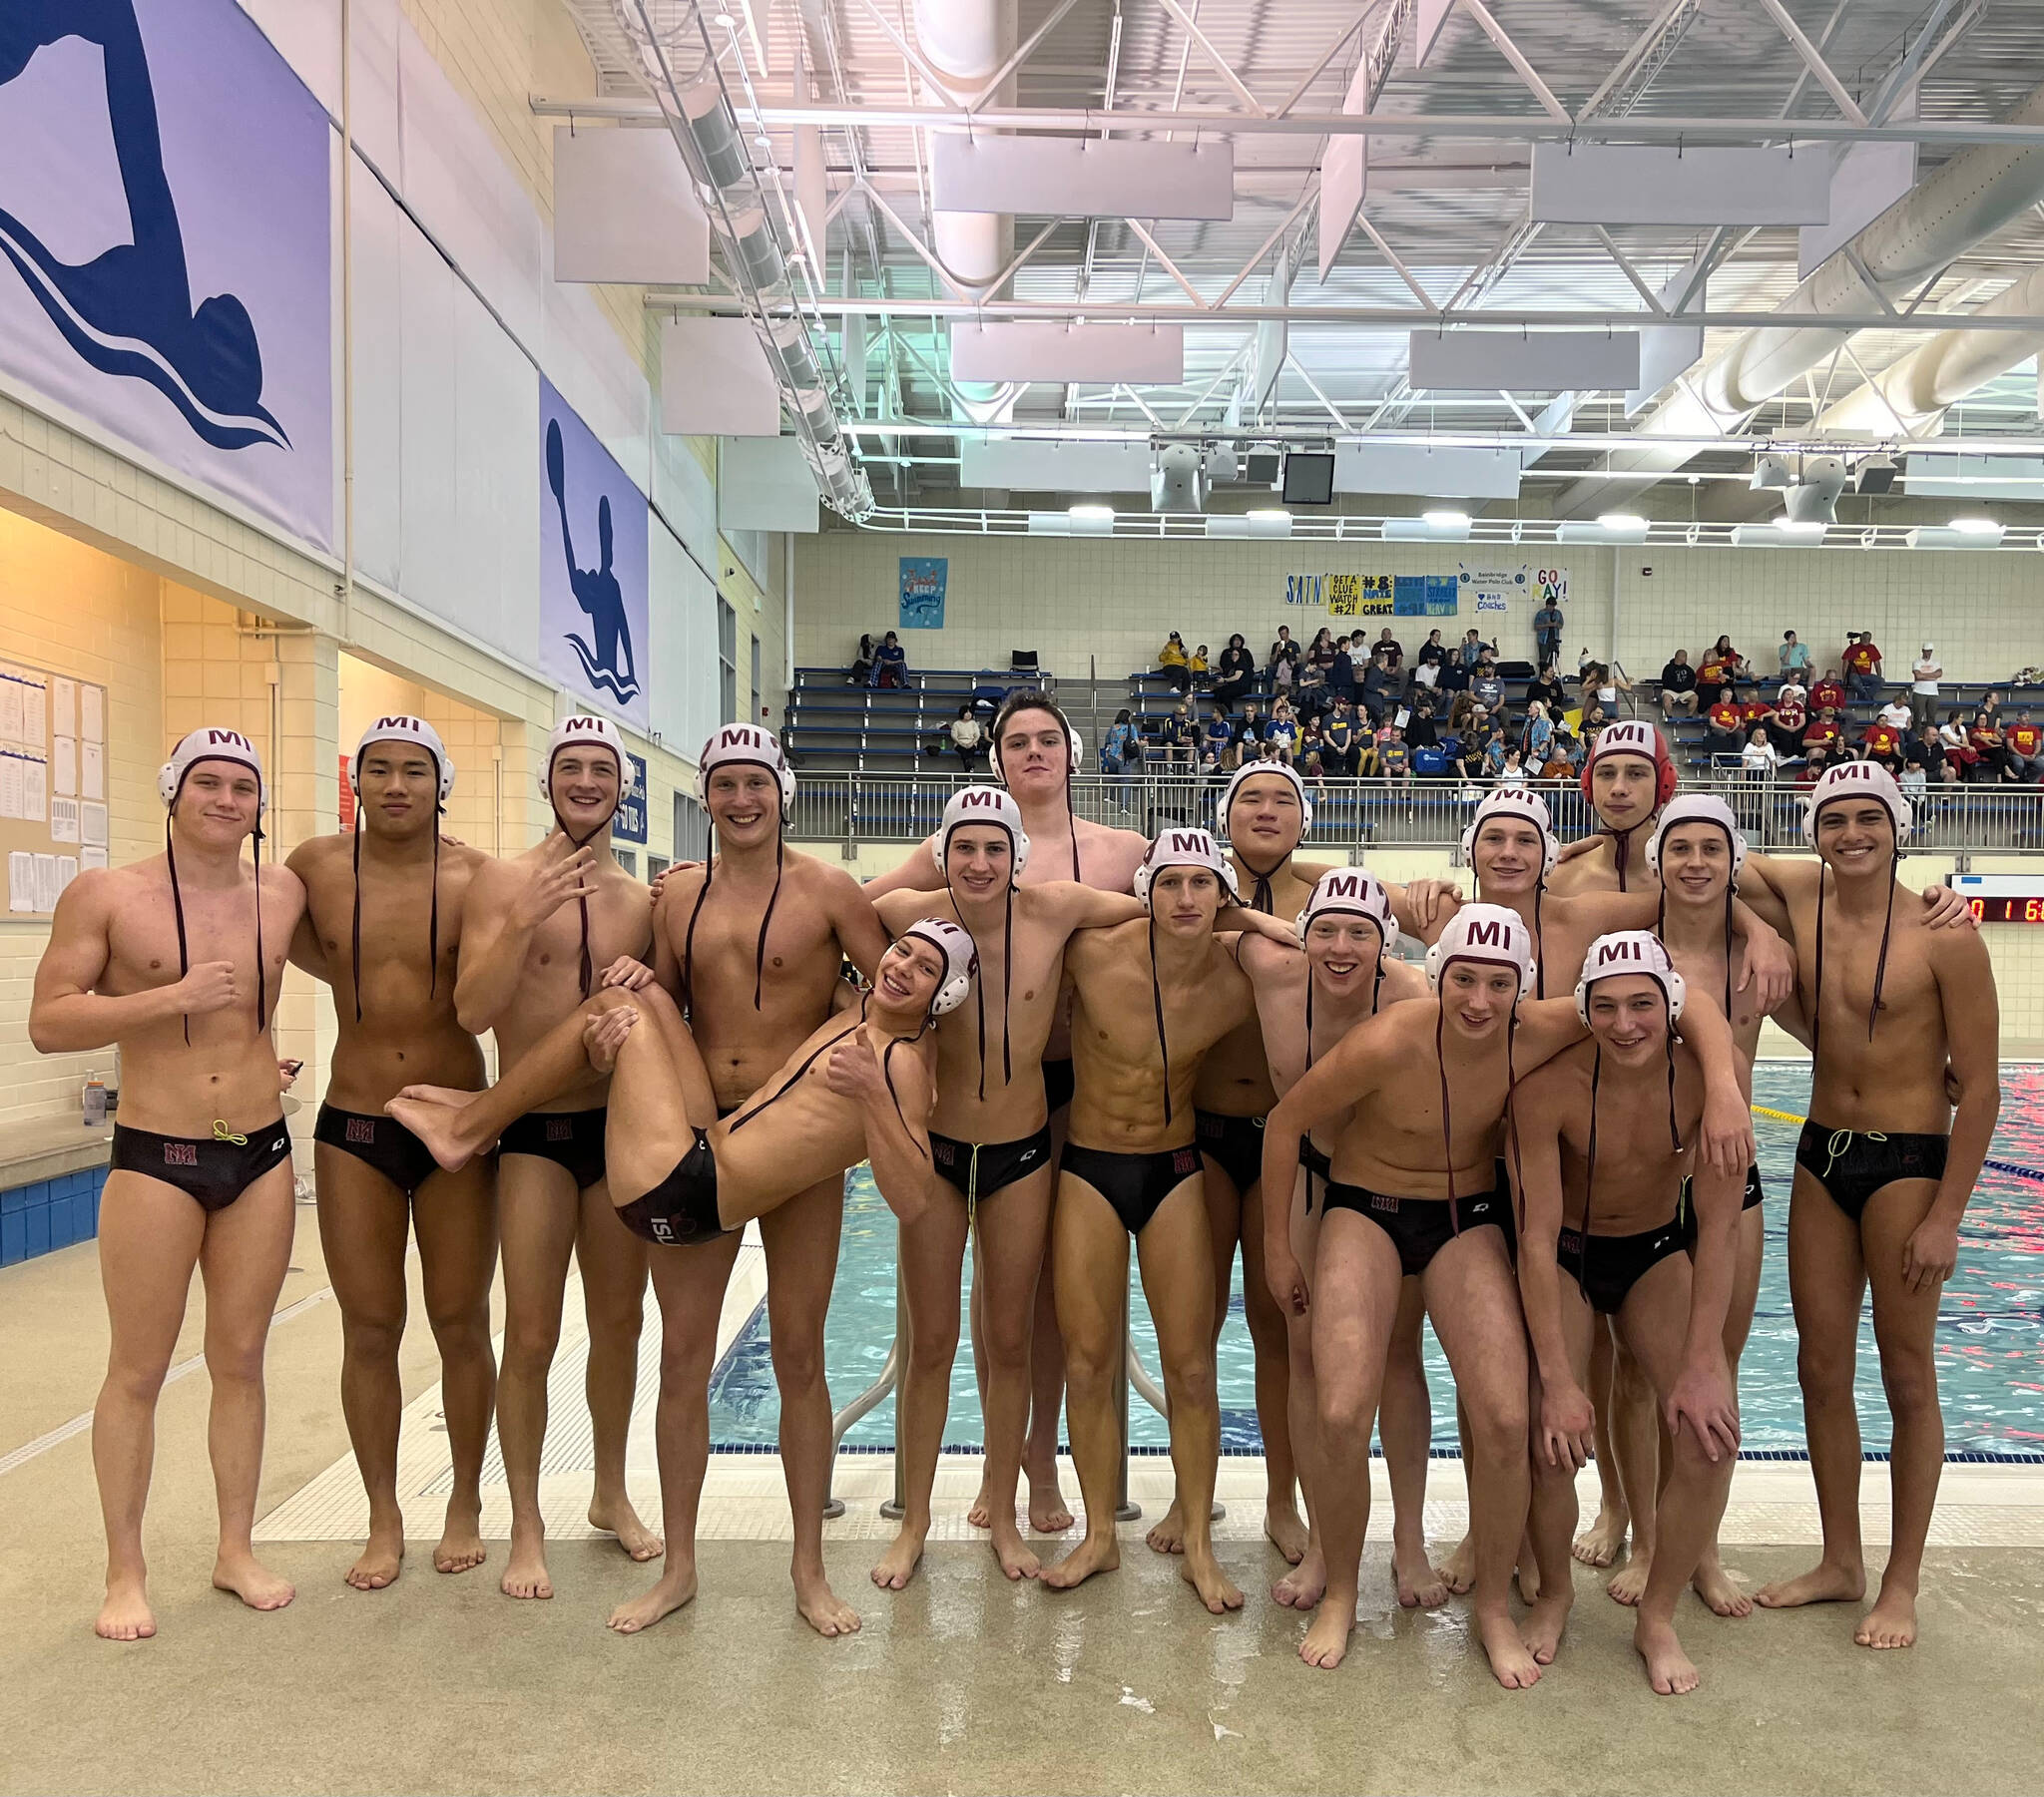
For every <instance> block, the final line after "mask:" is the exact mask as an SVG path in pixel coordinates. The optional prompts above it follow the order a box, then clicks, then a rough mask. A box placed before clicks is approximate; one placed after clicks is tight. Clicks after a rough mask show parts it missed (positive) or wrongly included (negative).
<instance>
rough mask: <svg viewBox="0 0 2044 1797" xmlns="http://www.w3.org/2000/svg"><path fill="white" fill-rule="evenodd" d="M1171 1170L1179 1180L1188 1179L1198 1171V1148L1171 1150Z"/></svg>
mask: <svg viewBox="0 0 2044 1797" xmlns="http://www.w3.org/2000/svg"><path fill="white" fill-rule="evenodd" d="M1171 1170H1172V1171H1173V1172H1174V1173H1176V1174H1177V1175H1178V1176H1179V1177H1180V1178H1181V1179H1185V1178H1190V1177H1191V1176H1192V1175H1193V1174H1194V1173H1197V1172H1198V1171H1199V1170H1200V1150H1199V1149H1198V1148H1173V1149H1172V1151H1171Z"/></svg>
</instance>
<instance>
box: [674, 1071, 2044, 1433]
mask: <svg viewBox="0 0 2044 1797" xmlns="http://www.w3.org/2000/svg"><path fill="white" fill-rule="evenodd" d="M1808 1097H1809V1071H1808V1066H1807V1064H1806V1063H1797V1062H1762V1063H1761V1064H1760V1066H1759V1067H1758V1068H1757V1069H1756V1070H1755V1074H1754V1103H1755V1104H1756V1105H1757V1106H1765V1107H1767V1108H1768V1109H1770V1110H1775V1111H1784V1112H1789V1113H1792V1114H1794V1115H1796V1116H1800V1115H1802V1114H1803V1112H1804V1111H1805V1110H1806V1109H1807V1101H1808ZM1754 1132H1755V1136H1756V1138H1757V1140H1758V1142H1759V1146H1760V1165H1761V1174H1762V1177H1763V1179H1764V1180H1765V1181H1766V1184H1767V1190H1768V1204H1767V1212H1766V1214H1767V1255H1766V1260H1765V1261H1764V1263H1763V1267H1762V1273H1761V1290H1760V1301H1759V1305H1758V1307H1757V1310H1756V1313H1755V1316H1754V1325H1753V1334H1752V1337H1751V1339H1750V1340H1749V1342H1748V1344H1747V1349H1746V1355H1745V1358H1744V1359H1743V1361H1742V1362H1741V1365H1740V1377H1739V1395H1740V1408H1741V1414H1742V1418H1743V1422H1744V1435H1745V1450H1746V1452H1747V1453H1748V1454H1761V1455H1768V1454H1784V1453H1787V1454H1796V1453H1800V1452H1802V1451H1803V1447H1804V1444H1803V1439H1802V1400H1801V1395H1800V1393H1799V1392H1798V1390H1797V1388H1796V1384H1795V1327H1794V1321H1793V1318H1792V1317H1791V1315H1790V1313H1789V1272H1788V1228H1789V1184H1790V1181H1791V1178H1792V1173H1793V1166H1794V1157H1795V1137H1796V1125H1794V1124H1793V1123H1783V1122H1780V1121H1777V1120H1774V1119H1770V1118H1767V1117H1761V1116H1756V1117H1755V1119H1754ZM1990 1158H1991V1159H1993V1160H1997V1161H2001V1162H2004V1163H2006V1164H2004V1165H2003V1166H1994V1165H1990V1166H1988V1167H1987V1168H1986V1169H1985V1171H1983V1173H1982V1174H1981V1178H1980V1184H1979V1186H1978V1188H1977V1189H1976V1190H1975V1192H1974V1194H1973V1201H1972V1203H1971V1204H1970V1205H1968V1207H1967V1210H1966V1220H1965V1225H1964V1227H1963V1229H1962V1230H1961V1231H1960V1236H1959V1263H1958V1268H1957V1271H1956V1272H1955V1273H1954V1275H1953V1277H1952V1279H1951V1281H1950V1282H1949V1283H1948V1284H1947V1286H1946V1288H1945V1295H1944V1303H1943V1306H1942V1308H1941V1309H1940V1311H1939V1314H1938V1340H1937V1358H1938V1375H1939V1389H1940V1391H1941V1392H1942V1394H1943V1398H1944V1411H1945V1446H1946V1453H1947V1454H1948V1455H1994V1456H2005V1455H2020V1456H2025V1457H2028V1456H2044V1258H2040V1256H2044V1066H2039V1065H2027V1064H2026V1065H2022V1066H2012V1067H2005V1068H2004V1069H2003V1070H2002V1106H2001V1123H2000V1125H1999V1127H1998V1128H1997V1129H1996V1130H1995V1135H1994V1145H1993V1148H1992V1149H1991V1151H1990ZM2015 1167H2032V1168H2036V1169H2038V1170H2037V1172H2036V1173H2035V1174H2034V1175H2027V1176H2026V1175H2025V1174H2023V1173H2020V1172H2017V1171H2014V1170H2012V1169H2013V1168H2015ZM845 1195H846V1201H845V1213H844V1243H843V1248H842V1251H841V1253H840V1256H839V1259H838V1268H837V1285H836V1289H835V1290H834V1292H833V1293H832V1294H831V1299H830V1312H829V1316H828V1318H827V1320H826V1322H825V1326H824V1343H825V1365H826V1367H827V1370H828V1374H829V1380H830V1393H831V1398H832V1400H833V1402H834V1403H836V1404H837V1405H838V1406H840V1407H841V1406H843V1405H845V1404H847V1403H849V1402H850V1401H851V1400H852V1399H853V1398H854V1397H856V1396H857V1395H858V1393H860V1392H861V1391H863V1390H865V1389H866V1387H867V1386H868V1385H870V1384H871V1383H872V1381H873V1380H874V1379H876V1378H877V1377H878V1376H879V1373H880V1368H881V1365H882V1363H883V1362H884V1361H885V1360H886V1357H887V1349H888V1345H889V1343H890V1342H891V1341H892V1340H893V1337H894V1221H893V1217H892V1215H891V1214H890V1213H889V1211H888V1209H887V1207H886V1205H885V1203H884V1202H883V1201H882V1200H881V1198H880V1195H879V1193H878V1191H877V1190H875V1189H874V1186H873V1182H872V1175H871V1173H870V1172H869V1171H867V1169H865V1168H864V1167H860V1168H858V1169H857V1170H856V1171H855V1172H853V1173H852V1174H850V1175H848V1176H847V1180H846V1194H845ZM967 1258H968V1265H967V1268H966V1279H967V1282H968V1285H969V1282H970V1278H971V1267H970V1264H969V1261H970V1257H969V1256H968V1257H967ZM1241 1281H1242V1266H1241V1262H1240V1260H1238V1261H1237V1263H1236V1289H1235V1294H1234V1297H1233V1298H1232V1300H1231V1302H1230V1305H1229V1316H1228V1320H1227V1323H1226V1325H1225V1326H1224V1328H1223V1330H1222V1334H1221V1350H1220V1358H1219V1366H1218V1373H1219V1381H1220V1394H1221V1420H1222V1448H1223V1450H1224V1451H1225V1452H1230V1453H1250V1454H1254V1453H1258V1452H1260V1451H1261V1450H1262V1446H1263V1441H1262V1436H1261V1435H1260V1433H1259V1431H1258V1428H1257V1414H1256V1406H1255V1398H1254V1386H1253V1371H1254V1368H1253V1361H1252V1349H1251V1346H1250V1337H1249V1331H1248V1329H1247V1327H1246V1326H1245V1324H1244V1322H1243V1314H1242V1286H1241ZM1131 1286H1132V1297H1131V1317H1130V1330H1131V1333H1132V1335H1133V1337H1134V1340H1135V1343H1136V1351H1137V1353H1138V1354H1139V1355H1140V1356H1141V1358H1142V1361H1143V1364H1144V1365H1145V1366H1147V1367H1149V1368H1151V1369H1152V1371H1153V1372H1154V1371H1155V1369H1156V1366H1157V1337H1156V1331H1155V1329H1154V1328H1153V1326H1152V1324H1151V1321H1150V1313H1149V1309H1148V1307H1147V1306H1146V1305H1145V1303H1144V1302H1143V1295H1142V1288H1141V1285H1140V1283H1139V1282H1138V1281H1136V1280H1134V1279H1133V1278H1132V1279H1131ZM965 1314H966V1315H968V1316H969V1314H970V1312H969V1310H967V1311H966V1313H965ZM1425 1346H1426V1363H1427V1376H1428V1381H1429V1383H1430V1385H1431V1387H1432V1391H1433V1406H1434V1408H1433V1431H1434V1446H1435V1447H1436V1449H1445V1450H1449V1451H1452V1450H1454V1448H1455V1445H1456V1444H1455V1406H1454V1387H1453V1383H1452V1381H1451V1380H1450V1378H1449V1376H1448V1366H1447V1361H1446V1358H1445V1357H1444V1356H1443V1355H1442V1354H1441V1352H1440V1348H1439V1346H1438V1344H1437V1343H1436V1342H1435V1341H1434V1339H1433V1334H1432V1331H1431V1329H1429V1330H1428V1331H1427V1333H1426V1338H1425ZM1858 1389H1859V1410H1860V1419H1861V1427H1862V1430H1863V1445H1864V1448H1865V1451H1866V1452H1867V1453H1868V1454H1877V1453H1883V1452H1885V1450H1886V1447H1887V1443H1888V1416H1887V1405H1886V1401H1885V1399H1884V1398H1883V1396H1882V1392H1881V1386H1880V1369H1879V1363H1878V1361H1877V1359H1876V1357H1875V1354H1874V1346H1873V1326H1872V1322H1871V1319H1870V1315H1869V1316H1864V1317H1862V1319H1861V1322H1860V1328H1859V1366H1858ZM710 1396H711V1408H710V1430H711V1440H712V1441H713V1442H715V1443H716V1444H717V1445H718V1446H719V1447H720V1448H727V1449H746V1448H760V1447H770V1446H772V1444H773V1441H774V1437H775V1428H776V1412H777V1400H776V1398H775V1394H774V1389H773V1373H772V1368H771V1365H770V1362H769V1359H768V1347H767V1317H766V1310H765V1306H764V1305H763V1306H762V1308H761V1310H760V1312H759V1313H758V1314H757V1315H755V1316H754V1318H753V1319H752V1321H751V1322H750V1323H749V1324H748V1325H747V1327H746V1328H745V1330H744V1331H743V1332H742V1334H741V1335H740V1338H739V1340H738V1341H737V1342H736V1343H734V1344H733V1346H732V1349H731V1351H730V1352H729V1353H728V1354H727V1355H726V1356H725V1358H724V1359H723V1361H722V1362H721V1363H720V1364H719V1366H718V1368H717V1372H716V1375H715V1378H714V1379H713V1381H712V1386H711V1394H710ZM1131 1404H1132V1407H1133V1408H1132V1412H1131V1427H1130V1439H1131V1443H1132V1445H1134V1446H1136V1447H1139V1448H1142V1447H1147V1448H1157V1449H1161V1448H1163V1447H1165V1446H1166V1445H1167V1442H1168V1437H1167V1434H1166V1430H1165V1424H1164V1419H1163V1418H1162V1417H1160V1416H1158V1415H1157V1414H1156V1413H1155V1412H1154V1411H1153V1410H1151V1409H1150V1407H1149V1406H1148V1405H1147V1404H1145V1403H1144V1402H1143V1401H1142V1400H1141V1398H1139V1397H1137V1398H1132V1399H1131ZM944 1439H945V1442H946V1444H947V1445H948V1446H951V1447H954V1448H958V1449H963V1450H967V1451H972V1450H976V1449H978V1448H979V1447H980V1446H981V1435H980V1414H979V1398H978V1393H977V1391H976V1389H975V1386H974V1382H973V1372H972V1355H971V1349H970V1345H969V1342H966V1343H961V1344H960V1349H959V1354H958V1360H957V1364H956V1365H955V1367H954V1368H953V1370H952V1377H951V1413H950V1421H949V1423H948V1425H947V1427H946V1429H945V1435H944ZM845 1441H846V1444H847V1445H848V1446H851V1447H854V1448H858V1447H864V1448H890V1447H892V1446H893V1442H894V1400H893V1398H892V1397H891V1396H889V1397H888V1398H886V1399H885V1400H883V1401H882V1402H881V1403H880V1404H879V1405H878V1406H877V1407H876V1408H875V1409H873V1410H872V1411H871V1412H870V1413H869V1414H868V1415H867V1416H866V1417H864V1418H863V1419H862V1420H861V1421H860V1422H859V1423H858V1424H857V1425H856V1426H855V1427H854V1428H853V1429H852V1430H851V1431H850V1433H849V1434H848V1435H847V1436H846V1437H845Z"/></svg>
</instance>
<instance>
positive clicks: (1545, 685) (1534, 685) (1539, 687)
mask: <svg viewBox="0 0 2044 1797" xmlns="http://www.w3.org/2000/svg"><path fill="white" fill-rule="evenodd" d="M1526 702H1527V703H1528V704H1529V705H1545V706H1546V707H1547V715H1548V716H1549V717H1550V718H1552V719H1553V720H1554V721H1555V722H1557V723H1559V722H1560V721H1561V716H1562V713H1563V712H1565V711H1566V710H1567V709H1568V708H1569V702H1568V693H1567V691H1566V690H1565V689H1564V688H1563V686H1562V683H1561V671H1560V670H1559V669H1557V668H1556V667H1555V666H1554V665H1553V664H1552V663H1550V664H1548V666H1547V667H1545V668H1543V669H1541V670H1540V672H1539V673H1538V674H1535V675H1534V676H1533V678H1532V679H1530V680H1529V681H1527V683H1526Z"/></svg>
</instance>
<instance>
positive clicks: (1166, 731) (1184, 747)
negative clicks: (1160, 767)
mask: <svg viewBox="0 0 2044 1797" xmlns="http://www.w3.org/2000/svg"><path fill="white" fill-rule="evenodd" d="M1198 737H1199V728H1198V726H1197V725H1196V724H1195V723H1194V722H1193V712H1192V707H1191V706H1190V705H1188V704H1184V703H1181V704H1180V705H1179V707H1178V708H1177V709H1176V710H1175V711H1172V712H1171V713H1170V714H1169V715H1168V716H1167V717H1166V718H1165V720H1164V721H1163V722H1162V723H1161V724H1159V725H1158V726H1157V744H1158V746H1159V747H1160V748H1161V749H1163V750H1164V761H1165V765H1166V766H1168V767H1191V766H1192V764H1193V750H1194V749H1195V748H1197V747H1198V746H1199V742H1198Z"/></svg>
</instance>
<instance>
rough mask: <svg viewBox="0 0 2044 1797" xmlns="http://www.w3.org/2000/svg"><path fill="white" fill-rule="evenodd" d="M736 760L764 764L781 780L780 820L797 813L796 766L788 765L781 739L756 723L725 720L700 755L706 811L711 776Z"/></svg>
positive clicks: (700, 798) (699, 787) (700, 799)
mask: <svg viewBox="0 0 2044 1797" xmlns="http://www.w3.org/2000/svg"><path fill="white" fill-rule="evenodd" d="M734 764H737V765H741V766H746V767H764V768H766V769H767V772H768V773H770V774H772V775H773V776H774V778H775V779H776V780H777V781H778V782H779V784H780V821H781V822H782V823H786V822H788V821H789V820H790V819H791V818H792V817H793V815H794V769H793V768H792V767H790V766H788V764H787V755H786V753H785V752H784V751H783V750H782V748H781V746H780V741H779V739H778V738H777V737H776V736H774V735H773V733H772V732H771V731H769V730H763V729H762V728H761V727H760V726H759V725H758V724H756V723H728V724H725V725H723V726H722V727H720V728H719V730H718V731H717V733H716V734H715V735H714V736H712V737H711V738H710V740H709V741H708V742H706V743H704V745H703V752H702V753H701V754H700V755H698V756H697V757H696V802H697V803H698V804H699V805H701V806H702V807H703V809H704V810H705V811H708V810H709V809H710V776H711V775H712V774H713V773H715V772H716V771H717V769H718V768H720V767H729V766H732V765H734Z"/></svg>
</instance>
